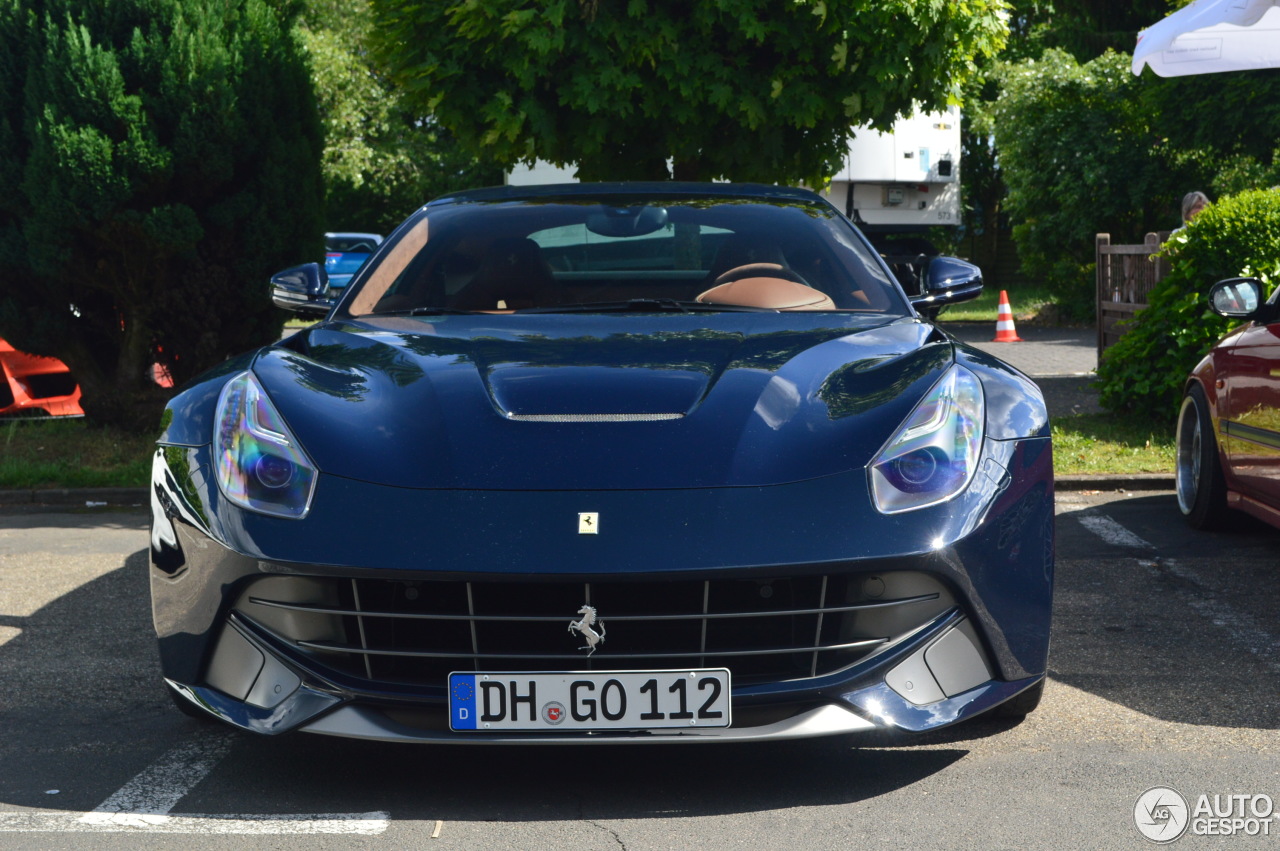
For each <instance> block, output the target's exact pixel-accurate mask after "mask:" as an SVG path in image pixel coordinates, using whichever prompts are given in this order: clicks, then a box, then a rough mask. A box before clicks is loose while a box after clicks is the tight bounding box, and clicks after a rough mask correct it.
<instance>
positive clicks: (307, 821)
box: [0, 731, 389, 836]
mask: <svg viewBox="0 0 1280 851" xmlns="http://www.w3.org/2000/svg"><path fill="white" fill-rule="evenodd" d="M232 738H233V736H232V734H229V733H224V732H221V731H218V732H212V731H204V732H201V733H200V734H198V735H196V736H194V737H192V738H191V739H190V740H188V741H186V742H184V743H183V744H181V745H178V747H176V748H174V749H173V750H171V751H169V752H168V753H166V754H164V755H163V756H161V757H160V758H159V759H158V760H156V761H155V762H153V763H152V764H151V765H149V766H148V767H147V768H146V769H144V770H143V771H142V773H140V774H139V775H137V776H136V777H134V778H133V779H132V780H130V781H129V782H128V783H126V784H124V786H122V787H120V789H118V790H117V791H116V792H115V793H114V794H112V795H111V796H110V797H109V798H107V799H106V800H105V801H103V802H102V803H101V804H99V805H98V807H97V808H96V809H94V810H93V812H88V813H49V812H21V813H0V833H50V832H59V833H61V832H66V833H217V834H259V835H263V834H306V833H343V834H359V835H366V836H368V835H376V834H380V833H383V832H385V831H386V829H387V819H388V817H389V814H388V813H385V812H372V813H316V814H288V815H246V814H227V815H207V814H183V815H170V811H171V810H172V809H173V808H174V807H175V806H176V805H177V803H178V802H179V801H181V800H182V799H183V798H185V797H186V796H187V794H188V793H190V792H191V790H192V789H194V788H195V787H196V786H197V785H198V784H199V783H200V782H201V781H202V780H204V779H205V777H207V776H208V775H209V773H210V772H211V771H213V769H214V767H215V766H217V764H218V763H219V762H220V761H221V760H222V758H223V757H224V756H226V755H227V751H229V750H230V749H231V742H232Z"/></svg>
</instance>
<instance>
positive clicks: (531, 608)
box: [236, 572, 954, 686]
mask: <svg viewBox="0 0 1280 851" xmlns="http://www.w3.org/2000/svg"><path fill="white" fill-rule="evenodd" d="M953 605H954V601H953V598H952V597H951V595H950V594H949V593H948V592H947V590H946V588H945V587H944V586H942V585H941V583H939V582H938V581H937V580H936V579H933V578H932V577H929V576H927V575H925V574H920V573H909V572H897V573H885V574H878V575H874V576H869V575H864V574H857V575H844V574H827V575H814V576H798V577H779V578H773V579H713V580H706V581H704V580H696V581H686V580H664V581H643V582H642V581H634V580H616V579H610V580H608V581H601V582H588V583H583V582H573V583H569V582H528V581H525V582H488V581H486V582H449V581H434V580H427V581H417V580H414V581H394V580H381V579H379V580H373V579H351V580H335V579H324V578H315V577H306V578H304V577H284V576H274V577H267V578H264V579H260V580H258V581H257V582H255V583H254V584H253V585H252V586H250V588H249V589H248V591H246V592H245V593H244V594H243V595H242V596H241V598H240V601H239V602H238V603H237V605H236V610H237V612H238V613H239V614H240V615H241V616H243V617H247V618H248V619H250V620H252V621H253V622H255V623H256V624H258V625H259V626H261V627H263V628H265V629H267V630H268V631H270V632H272V633H273V634H275V635H276V636H277V637H278V638H280V639H281V640H283V641H286V642H289V643H290V644H292V645H293V646H294V647H295V648H296V649H298V650H300V651H302V652H304V653H306V654H308V655H310V656H311V658H312V659H314V660H315V662H316V663H318V664H320V665H322V666H324V667H327V668H331V669H334V670H337V671H341V672H343V673H345V674H347V675H349V676H355V677H359V678H364V679H368V680H372V681H377V682H389V683H401V684H408V685H414V684H417V685H436V686H439V685H443V683H444V678H445V675H446V674H448V673H449V672H450V671H468V670H476V671H539V670H541V671H548V670H551V671H554V670H592V669H594V670H645V669H664V668H683V667H714V668H720V667H723V668H728V669H729V670H730V671H732V673H733V677H734V682H735V684H739V685H746V684H751V683H764V682H778V681H785V680H796V679H803V678H807V677H815V676H821V675H824V674H830V673H833V672H836V671H839V670H842V669H844V668H847V667H849V666H851V665H854V664H856V663H857V662H859V661H861V660H863V659H865V658H867V657H868V656H870V655H872V654H874V653H875V652H877V651H878V650H880V649H882V648H883V647H885V646H886V645H888V644H891V643H893V642H895V641H897V640H898V639H899V638H901V637H902V636H904V635H906V634H909V633H910V632H913V631H914V630H915V629H917V628H919V627H920V626H922V625H924V624H926V623H928V622H929V621H930V620H932V619H933V618H935V617H936V616H937V615H938V614H940V613H942V612H943V611H946V610H947V609H949V608H951V607H952V606H953ZM584 606H591V607H593V608H594V609H595V610H596V612H597V616H598V619H597V621H596V623H595V624H594V626H593V628H594V629H595V630H596V632H597V633H599V634H602V635H603V640H602V641H600V642H599V644H598V645H597V647H596V650H595V651H594V652H589V648H588V647H587V645H588V642H587V640H586V639H585V638H584V634H583V633H582V632H580V631H575V630H571V629H570V626H569V625H570V622H571V621H579V620H580V619H582V617H583V615H582V614H580V613H579V610H580V609H581V608H583V607H584Z"/></svg>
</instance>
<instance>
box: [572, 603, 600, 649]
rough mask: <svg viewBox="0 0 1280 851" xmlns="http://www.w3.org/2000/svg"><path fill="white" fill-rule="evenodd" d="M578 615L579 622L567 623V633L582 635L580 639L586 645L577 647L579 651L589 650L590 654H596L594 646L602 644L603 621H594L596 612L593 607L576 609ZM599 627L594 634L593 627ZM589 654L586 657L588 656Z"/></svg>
mask: <svg viewBox="0 0 1280 851" xmlns="http://www.w3.org/2000/svg"><path fill="white" fill-rule="evenodd" d="M578 614H580V615H582V619H581V620H576V621H569V632H579V633H582V637H583V638H585V639H586V640H587V643H586V644H584V645H582V646H581V647H579V648H578V649H579V650H590V651H591V653H595V652H596V645H598V644H602V643H604V621H597V620H596V610H595V607H594V606H583V607H582V608H581V609H578ZM596 626H598V627H600V631H599V632H596V631H595V629H594V628H593V627H596ZM591 653H588V654H587V655H588V656H590V655H591Z"/></svg>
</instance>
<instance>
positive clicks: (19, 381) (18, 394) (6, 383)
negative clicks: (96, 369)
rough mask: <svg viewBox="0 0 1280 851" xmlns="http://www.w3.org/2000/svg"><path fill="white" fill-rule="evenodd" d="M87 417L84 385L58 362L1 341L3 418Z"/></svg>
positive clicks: (1, 415)
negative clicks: (82, 404)
mask: <svg viewBox="0 0 1280 851" xmlns="http://www.w3.org/2000/svg"><path fill="white" fill-rule="evenodd" d="M43 416H50V417H83V416H84V411H83V410H82V409H81V408H80V385H79V384H77V383H76V380H75V379H74V378H72V377H71V370H69V369H67V365H66V364H65V363H63V362H62V361H60V360H58V359H57V358H46V357H40V356H38V355H29V354H27V353H26V352H20V351H18V350H16V349H15V348H14V347H13V346H11V345H9V344H8V343H6V342H5V341H4V340H3V339H0V417H43Z"/></svg>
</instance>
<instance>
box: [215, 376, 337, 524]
mask: <svg viewBox="0 0 1280 851" xmlns="http://www.w3.org/2000/svg"><path fill="white" fill-rule="evenodd" d="M213 455H214V465H215V467H216V470H215V474H216V477H217V479H218V487H219V489H220V490H221V491H222V493H223V495H224V496H225V497H226V498H227V499H229V500H230V501H231V502H234V503H235V504H236V505H238V506H240V507H241V508H247V509H249V510H250V511H258V512H261V513H262V514H271V515H274V516H276V517H289V518H293V519H299V518H302V517H305V516H306V514H307V511H308V510H309V509H310V508H311V495H312V493H314V492H315V487H316V468H315V465H314V464H312V463H311V459H309V458H308V457H307V454H306V453H305V452H303V451H302V447H301V446H300V445H299V444H298V441H297V438H295V437H294V436H293V435H292V434H291V433H290V432H289V427H288V426H287V425H285V422H284V418H283V417H281V416H280V413H279V412H278V411H277V410H276V408H275V405H272V404H271V400H270V399H269V398H268V397H267V394H266V391H265V390H263V389H262V385H261V384H259V383H258V379H257V378H255V377H254V375H253V373H252V372H242V373H240V374H239V375H237V376H236V377H235V378H233V379H231V380H230V381H228V382H227V384H226V386H225V387H223V388H222V395H220V396H219V397H218V408H217V413H216V414H215V416H214V433H213Z"/></svg>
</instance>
